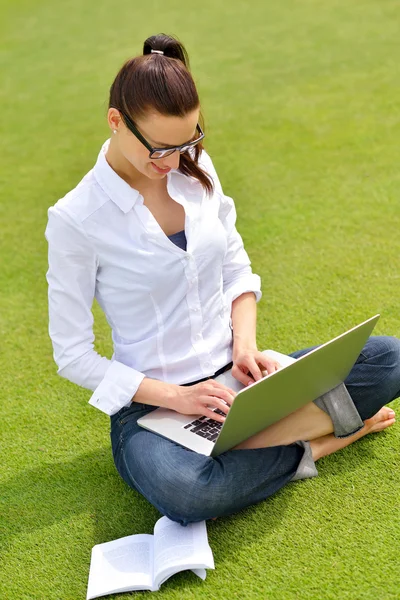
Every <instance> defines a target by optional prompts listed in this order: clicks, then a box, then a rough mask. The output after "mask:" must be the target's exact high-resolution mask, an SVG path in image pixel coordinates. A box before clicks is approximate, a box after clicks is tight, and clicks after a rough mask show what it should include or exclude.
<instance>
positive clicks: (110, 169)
mask: <svg viewBox="0 0 400 600" xmlns="http://www.w3.org/2000/svg"><path fill="white" fill-rule="evenodd" d="M199 116H200V104H199V98H198V95H197V92H196V88H195V85H194V82H193V79H192V77H191V75H190V72H189V65H188V60H187V55H186V52H185V49H184V47H183V46H182V44H180V43H179V42H178V41H177V40H175V39H173V38H171V37H169V36H166V35H163V34H161V35H156V36H152V37H150V38H148V39H147V40H146V41H145V43H144V49H143V56H138V57H136V58H134V59H131V60H129V61H127V62H126V63H125V64H124V66H123V67H122V68H121V70H120V71H119V73H118V74H117V76H116V78H115V81H114V83H113V84H112V86H111V90H110V103H109V110H108V124H109V127H110V130H111V132H112V133H111V139H110V140H109V141H107V142H106V143H105V145H104V146H103V148H102V150H101V152H100V154H99V157H98V160H97V162H96V165H95V166H94V168H93V169H92V170H91V171H90V172H89V173H88V174H87V175H86V176H85V177H84V179H83V180H82V181H81V182H80V183H79V185H78V186H77V187H76V188H75V189H74V190H72V191H71V192H69V193H68V194H67V195H66V196H65V197H64V198H63V199H61V200H59V201H58V202H57V203H56V205H55V206H54V207H52V208H50V209H49V222H48V226H47V230H46V237H47V240H48V243H49V271H48V274H47V278H48V283H49V312H50V328H49V331H50V336H51V339H52V342H53V347H54V358H55V361H56V363H57V365H58V367H59V370H58V373H59V374H60V375H61V376H63V377H66V378H67V379H69V380H71V381H73V382H75V383H77V384H78V385H81V386H83V387H86V388H89V389H91V390H93V395H92V397H91V399H90V404H92V405H93V406H95V407H97V408H99V409H100V410H102V411H104V412H105V413H107V414H108V415H110V416H111V440H112V448H113V456H114V460H115V464H116V467H117V469H118V471H119V473H120V475H121V476H122V477H123V478H124V480H125V481H126V482H127V484H128V485H129V486H131V487H132V488H134V489H136V490H138V491H139V492H140V493H142V494H143V495H144V496H145V497H146V498H147V499H148V500H149V501H150V502H151V503H152V504H153V505H154V506H156V507H157V508H158V509H159V510H160V512H161V513H163V514H165V515H167V516H168V517H169V518H171V519H173V520H176V521H178V522H180V523H182V524H184V525H185V524H187V523H189V522H191V521H199V520H203V519H208V518H213V517H217V516H221V515H228V514H230V513H233V512H235V511H238V510H239V509H241V508H243V507H245V506H248V505H250V504H253V503H256V502H259V501H261V500H263V499H265V498H266V497H268V496H269V495H271V494H273V493H274V492H276V491H277V490H278V489H279V488H281V487H282V486H283V485H285V484H286V483H287V482H289V481H291V480H295V479H301V478H305V477H312V476H315V475H317V471H316V468H315V464H314V463H315V461H316V460H318V459H319V458H320V457H322V456H325V455H327V454H329V453H332V452H335V451H336V450H338V449H340V448H343V447H344V446H346V445H348V444H350V443H352V442H353V441H355V440H356V439H358V438H360V437H362V436H363V435H365V434H367V433H370V432H373V431H380V430H382V429H385V428H386V427H389V426H390V425H392V424H393V423H394V413H393V411H390V409H389V408H387V407H384V405H385V404H386V403H388V402H390V401H391V400H393V399H394V398H395V397H397V396H398V395H399V392H400V361H399V357H400V344H399V341H398V340H397V339H395V338H389V337H373V338H370V339H369V340H368V342H367V344H366V346H365V347H364V349H363V352H362V353H361V355H360V357H359V359H358V360H357V363H356V364H355V366H354V368H353V369H352V371H351V373H350V375H349V377H348V379H347V380H346V382H345V384H346V385H345V386H342V389H341V390H340V391H339V402H338V398H337V397H336V398H335V399H334V400H335V401H333V399H332V396H331V394H327V395H325V397H323V398H320V399H318V400H316V401H315V402H312V403H310V404H308V405H307V406H305V407H304V408H302V409H300V410H299V411H296V413H294V414H292V415H289V416H288V417H286V418H285V419H283V420H281V421H280V422H278V423H276V424H275V425H273V426H271V427H269V428H268V429H266V430H264V431H262V432H261V433H259V434H258V435H256V436H253V437H252V438H250V439H249V440H246V441H245V442H243V443H242V444H240V445H239V446H238V447H236V448H234V449H232V450H230V451H228V452H226V453H224V454H223V455H221V456H219V457H217V458H210V457H205V456H203V455H200V454H197V453H195V452H192V451H190V450H187V449H185V448H183V447H182V446H180V445H178V444H176V443H174V442H172V441H169V440H166V439H164V438H162V437H160V436H158V435H156V434H154V433H151V432H148V431H146V430H144V429H141V428H140V427H139V426H138V425H137V420H138V418H139V417H141V416H143V415H144V414H146V413H147V412H149V411H151V410H154V408H155V407H157V406H163V407H168V408H171V409H173V410H175V411H178V412H180V413H184V414H201V415H205V416H207V417H211V416H212V417H214V418H215V419H217V420H220V421H223V420H224V418H225V417H224V416H223V415H224V414H226V413H227V412H228V410H229V406H230V405H231V403H232V401H233V399H234V396H235V392H234V391H233V390H231V389H229V388H227V387H225V386H224V385H222V384H221V383H218V382H216V381H215V380H214V379H213V377H215V376H216V375H217V374H218V373H221V372H223V371H225V370H227V369H229V368H232V375H233V376H234V377H235V378H236V379H237V380H238V381H239V382H241V383H242V384H243V385H248V384H251V383H252V382H254V381H257V380H259V379H260V377H261V376H262V371H268V373H270V372H273V371H274V370H276V369H277V368H279V365H278V364H277V363H276V362H275V361H274V360H272V359H271V358H269V357H268V356H266V355H264V354H263V353H261V352H259V351H258V349H257V346H256V302H257V301H258V300H259V298H260V296H261V292H260V280H259V277H258V276H257V275H255V274H253V273H252V271H251V268H250V261H249V258H248V256H247V254H246V252H245V250H244V248H243V243H242V239H241V237H240V235H239V234H238V232H237V230H236V228H235V220H236V213H235V208H234V204H233V201H232V199H231V198H229V197H227V196H225V195H224V194H223V191H222V188H221V185H220V182H219V179H218V176H217V174H216V172H215V169H214V167H213V164H212V161H211V159H210V157H209V156H208V154H207V153H206V152H205V150H204V149H203V146H202V139H203V137H204V133H203V130H202V127H201V125H200V124H199ZM94 298H96V299H97V301H98V302H99V304H100V306H101V307H102V309H103V311H104V313H105V315H106V317H107V320H108V322H109V324H110V327H111V329H112V337H113V344H114V355H113V360H112V361H110V360H108V359H107V358H105V357H102V356H99V355H98V354H97V353H96V352H95V351H94V349H93V341H94V335H93V318H92V313H91V306H92V302H93V299H94ZM305 352H307V350H303V351H299V352H295V353H294V354H292V356H294V357H298V356H300V355H301V354H303V353H305ZM338 404H339V408H337V407H338ZM383 407H384V408H383ZM215 408H218V409H220V411H221V412H222V413H223V414H216V413H214V412H213V409H215ZM345 436H347V437H345Z"/></svg>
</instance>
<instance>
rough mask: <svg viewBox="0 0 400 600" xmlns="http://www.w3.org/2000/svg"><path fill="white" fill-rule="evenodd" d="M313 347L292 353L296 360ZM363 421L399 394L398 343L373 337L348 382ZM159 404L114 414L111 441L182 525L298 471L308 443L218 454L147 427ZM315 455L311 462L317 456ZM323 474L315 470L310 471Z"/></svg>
mask: <svg viewBox="0 0 400 600" xmlns="http://www.w3.org/2000/svg"><path fill="white" fill-rule="evenodd" d="M310 350H311V348H307V349H305V350H300V351H297V352H294V353H292V354H291V356H293V357H294V358H298V357H299V356H301V355H302V354H305V353H306V352H309V351H310ZM344 383H345V385H346V388H347V390H348V392H349V394H350V396H351V398H352V400H353V402H354V405H355V406H356V408H357V410H358V412H359V415H360V417H361V419H362V420H363V421H364V420H366V419H369V418H370V417H372V416H373V415H374V414H376V413H377V412H378V410H379V409H380V408H382V406H384V405H385V404H387V403H388V402H391V401H392V400H394V399H395V398H397V397H398V396H399V395H400V340H398V339H397V338H393V337H386V336H375V337H370V338H369V340H368V341H367V343H366V344H365V346H364V348H363V350H362V352H361V354H360V356H359V357H358V359H357V361H356V363H355V365H354V366H353V368H352V370H351V372H350V374H349V376H348V377H347V379H346V380H345V382H344ZM155 408H156V407H153V406H149V405H146V404H139V403H135V402H132V404H131V405H130V406H129V407H125V408H123V409H121V410H120V411H119V412H118V413H116V414H115V415H113V416H112V417H111V443H112V451H113V456H114V461H115V465H116V467H117V470H118V472H119V474H120V475H121V477H122V478H123V479H124V480H125V482H126V483H127V484H128V485H129V486H130V487H132V488H133V489H135V490H137V491H138V492H140V493H141V494H142V495H143V496H144V497H145V498H147V500H148V501H149V502H151V504H153V506H155V507H156V508H157V509H158V510H159V511H160V513H162V514H163V515H166V516H167V517H169V518H170V519H172V520H173V521H178V522H179V523H181V524H182V525H187V524H188V523H190V522H194V521H202V520H204V519H209V518H212V517H218V516H224V515H229V514H232V513H235V512H237V511H239V510H241V509H242V508H245V507H246V506H249V505H251V504H255V503H257V502H261V501H262V500H264V499H265V498H267V497H268V496H271V495H272V494H274V493H275V492H276V491H278V490H279V489H280V488H281V487H283V486H284V485H285V484H286V483H288V482H289V481H291V480H293V479H299V478H304V477H308V476H310V475H301V476H299V465H301V464H302V462H303V463H304V460H305V458H306V457H305V452H308V457H307V460H310V449H309V447H308V448H307V446H306V444H307V442H304V441H301V440H299V442H296V443H294V444H290V445H285V446H284V445H282V446H272V447H269V448H258V449H253V450H229V451H227V452H225V453H224V454H221V455H220V456H217V457H216V458H211V457H209V456H204V455H202V454H198V453H197V452H193V451H192V450H188V449H187V448H184V447H183V446H181V445H180V444H177V443H175V442H173V441H171V440H168V439H165V438H163V437H161V436H159V435H157V434H155V433H152V432H150V431H147V430H145V429H143V428H141V427H140V426H139V425H137V420H138V419H139V418H140V417H142V416H143V415H145V414H146V413H148V412H150V411H152V410H154V409H155ZM311 460H312V459H311ZM316 474H317V471H316V469H315V473H314V474H312V475H311V476H314V475H316Z"/></svg>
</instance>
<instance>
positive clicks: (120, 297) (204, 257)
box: [45, 140, 261, 415]
mask: <svg viewBox="0 0 400 600" xmlns="http://www.w3.org/2000/svg"><path fill="white" fill-rule="evenodd" d="M108 144H109V140H108V141H107V142H106V143H105V144H104V146H103V148H102V149H101V152H100V154H99V157H98V160H97V162H96V165H95V167H94V168H93V169H92V170H91V171H89V173H88V174H87V175H86V176H85V177H84V178H83V180H82V181H81V182H80V183H79V184H78V186H77V187H76V188H75V189H73V190H72V191H71V192H69V193H68V194H67V195H66V196H65V197H64V198H62V199H61V200H59V201H58V202H57V203H56V204H55V205H54V206H53V207H51V208H50V209H49V211H48V216H49V221H48V225H47V229H46V234H45V235H46V238H47V241H48V244H49V270H48V272H47V281H48V284H49V334H50V337H51V340H52V343H53V349H54V360H55V361H56V363H57V365H58V373H59V375H61V376H62V377H65V378H67V379H69V380H70V381H72V382H74V383H77V384H78V385H80V386H83V387H85V388H88V389H90V390H93V395H92V397H91V398H90V400H89V402H90V404H92V405H93V406H96V407H97V408H99V409H100V410H102V411H103V412H105V413H107V414H108V415H112V414H114V413H116V412H117V411H118V410H120V409H121V408H122V407H123V406H126V405H129V403H130V402H131V400H132V398H133V396H134V394H135V393H136V391H137V389H138V387H139V385H140V383H141V381H142V380H143V378H144V377H145V376H146V377H151V378H153V379H158V380H161V381H165V382H168V383H176V384H182V383H187V382H190V381H196V380H198V379H202V378H203V377H208V376H210V375H213V374H214V373H215V371H217V370H218V369H220V368H221V367H223V366H224V365H226V364H227V363H229V362H230V361H231V359H232V328H231V318H230V317H231V307H232V302H233V300H234V299H235V298H237V297H238V296H240V295H241V294H243V293H245V292H249V291H252V292H254V293H255V295H256V299H257V301H258V300H259V299H260V297H261V291H260V278H259V277H258V275H255V274H253V273H252V271H251V267H250V260H249V257H248V255H247V253H246V251H245V249H244V247H243V242H242V238H241V237H240V235H239V234H238V232H237V231H236V228H235V221H236V211H235V207H234V203H233V200H232V199H231V198H229V197H228V196H225V195H224V194H223V191H222V188H221V184H220V182H219V179H218V176H217V174H216V172H215V169H214V167H213V164H212V161H211V158H210V157H209V155H208V154H207V153H206V152H205V151H203V152H202V154H201V157H200V160H199V166H201V167H202V168H203V169H204V170H206V171H207V172H208V173H209V174H210V175H211V176H212V178H213V180H214V183H215V192H214V194H212V195H211V196H207V195H206V193H205V191H204V189H203V187H202V186H201V185H200V183H199V182H198V181H197V180H195V179H194V178H191V177H187V176H185V175H183V174H182V173H180V172H179V171H177V170H172V171H170V172H169V173H168V174H167V188H168V193H169V195H170V196H171V197H172V198H173V199H174V200H175V201H176V202H178V203H179V204H181V205H182V206H183V208H184V210H185V215H186V216H185V233H186V238H187V250H186V251H184V250H182V249H180V248H179V247H177V246H176V245H175V244H174V243H173V242H171V240H169V239H168V237H167V236H166V235H165V233H164V232H163V231H162V229H161V228H160V226H159V225H158V223H157V221H156V220H155V218H154V217H153V215H152V214H151V212H150V211H149V210H148V208H147V207H146V206H145V205H144V203H143V197H142V196H141V194H140V193H139V192H138V191H137V190H135V189H133V188H132V187H130V186H129V185H128V184H127V183H126V182H125V181H124V180H123V179H122V178H121V177H119V175H117V173H116V172H115V171H114V170H113V169H112V168H111V167H110V165H109V164H108V163H107V160H106V158H105V153H106V151H107V148H108ZM94 298H96V299H97V301H98V303H99V305H100V306H101V308H102V309H103V311H104V313H105V315H106V318H107V321H108V323H109V324H110V326H111V329H112V339H113V345H114V354H113V356H112V359H111V360H109V359H108V358H106V357H102V356H100V355H99V354H98V353H97V352H96V351H95V350H94V346H93V343H94V334H93V314H92V311H91V307H92V303H93V300H94Z"/></svg>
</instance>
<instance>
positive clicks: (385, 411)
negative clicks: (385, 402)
mask: <svg viewBox="0 0 400 600" xmlns="http://www.w3.org/2000/svg"><path fill="white" fill-rule="evenodd" d="M395 416H396V415H395V412H394V410H392V409H391V408H388V407H387V406H383V407H382V408H381V410H380V411H378V412H377V413H376V415H374V416H373V417H371V418H370V419H367V420H366V421H364V423H365V429H367V430H368V431H366V432H365V433H366V434H367V433H376V432H377V431H382V430H383V429H386V428H387V427H390V426H391V425H393V424H394V423H395V422H396V419H395Z"/></svg>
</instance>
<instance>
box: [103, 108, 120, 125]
mask: <svg viewBox="0 0 400 600" xmlns="http://www.w3.org/2000/svg"><path fill="white" fill-rule="evenodd" d="M107 122H108V126H109V128H110V129H111V131H118V128H119V127H120V125H121V122H122V119H121V115H120V113H119V110H117V109H116V108H109V109H108V113H107Z"/></svg>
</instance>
